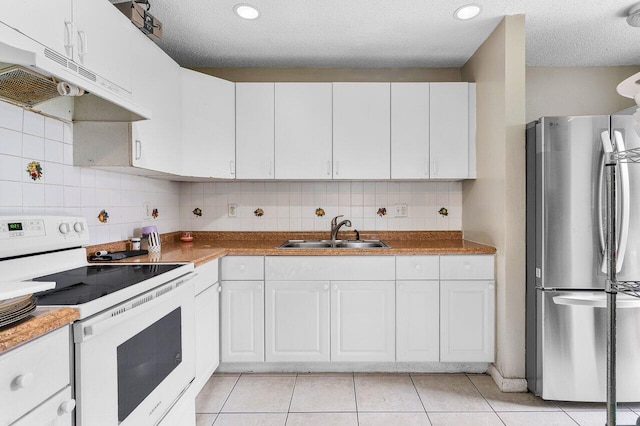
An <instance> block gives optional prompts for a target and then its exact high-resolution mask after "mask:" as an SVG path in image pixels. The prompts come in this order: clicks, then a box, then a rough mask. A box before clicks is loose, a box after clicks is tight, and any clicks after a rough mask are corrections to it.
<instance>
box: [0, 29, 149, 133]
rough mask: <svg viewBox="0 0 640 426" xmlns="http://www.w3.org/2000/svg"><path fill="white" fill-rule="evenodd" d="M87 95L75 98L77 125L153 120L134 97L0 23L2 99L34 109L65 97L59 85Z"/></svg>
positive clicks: (0, 93)
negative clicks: (91, 122)
mask: <svg viewBox="0 0 640 426" xmlns="http://www.w3.org/2000/svg"><path fill="white" fill-rule="evenodd" d="M60 82H63V83H67V84H68V86H70V87H72V88H74V90H73V92H72V94H74V92H75V87H77V88H78V89H81V90H80V91H81V92H82V91H84V92H85V94H84V95H83V96H78V97H76V98H75V102H74V109H75V111H74V116H73V120H74V121H114V122H115V121H118V122H122V121H139V120H146V119H149V118H151V114H150V112H149V111H148V110H146V109H145V108H143V107H141V106H139V105H136V104H135V103H133V102H131V100H130V99H128V98H129V97H130V96H131V94H130V93H129V92H126V91H125V90H123V89H121V88H120V87H118V86H116V85H115V84H113V83H111V82H110V81H108V80H106V79H104V78H102V77H100V76H99V75H96V74H95V73H93V72H92V71H90V70H88V69H86V68H84V67H83V66H81V65H79V64H77V63H75V62H74V61H72V60H71V59H69V58H67V57H65V56H63V55H61V54H59V53H57V52H55V51H53V50H51V49H49V48H47V47H46V46H43V45H42V44H40V43H38V42H36V41H35V40H32V39H31V38H29V37H27V36H26V35H24V34H21V33H20V32H18V31H16V30H15V29H13V28H11V27H9V26H7V25H5V24H3V23H0V99H2V100H6V101H8V102H11V103H13V104H16V105H19V106H22V107H27V108H31V107H33V106H34V105H37V104H39V103H41V102H44V101H47V100H50V99H53V98H56V97H59V96H62V95H60V93H59V91H58V87H57V86H58V83H60Z"/></svg>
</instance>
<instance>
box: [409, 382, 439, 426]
mask: <svg viewBox="0 0 640 426" xmlns="http://www.w3.org/2000/svg"><path fill="white" fill-rule="evenodd" d="M409 379H411V384H412V385H413V389H414V390H415V391H416V393H417V394H418V399H419V400H420V404H422V408H423V409H424V413H425V414H426V416H427V421H428V422H429V424H430V425H432V424H433V422H432V421H431V417H429V413H427V406H426V405H424V401H423V400H422V397H421V396H420V392H418V388H417V387H416V383H415V382H414V381H413V376H412V375H411V373H409Z"/></svg>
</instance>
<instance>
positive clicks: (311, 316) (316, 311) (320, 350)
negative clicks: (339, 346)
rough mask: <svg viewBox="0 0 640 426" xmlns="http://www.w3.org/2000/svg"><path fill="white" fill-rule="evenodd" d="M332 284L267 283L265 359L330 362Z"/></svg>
mask: <svg viewBox="0 0 640 426" xmlns="http://www.w3.org/2000/svg"><path fill="white" fill-rule="evenodd" d="M329 285H330V283H329V281H300V282H297V281H293V282H292V281H267V282H266V295H265V360H266V361H267V362H278V361H285V362H286V361H288V362H318V361H329Z"/></svg>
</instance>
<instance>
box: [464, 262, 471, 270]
mask: <svg viewBox="0 0 640 426" xmlns="http://www.w3.org/2000/svg"><path fill="white" fill-rule="evenodd" d="M464 269H466V270H467V271H468V270H469V269H471V265H469V264H468V263H467V264H466V265H464Z"/></svg>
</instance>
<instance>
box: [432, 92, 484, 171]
mask: <svg viewBox="0 0 640 426" xmlns="http://www.w3.org/2000/svg"><path fill="white" fill-rule="evenodd" d="M430 92H431V93H430V105H429V109H430V131H429V143H430V157H431V171H430V175H431V178H432V179H462V178H467V177H469V83H431V87H430ZM474 108H475V106H474Z"/></svg>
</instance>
